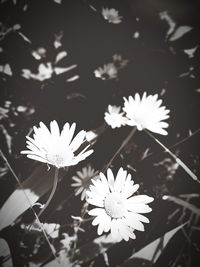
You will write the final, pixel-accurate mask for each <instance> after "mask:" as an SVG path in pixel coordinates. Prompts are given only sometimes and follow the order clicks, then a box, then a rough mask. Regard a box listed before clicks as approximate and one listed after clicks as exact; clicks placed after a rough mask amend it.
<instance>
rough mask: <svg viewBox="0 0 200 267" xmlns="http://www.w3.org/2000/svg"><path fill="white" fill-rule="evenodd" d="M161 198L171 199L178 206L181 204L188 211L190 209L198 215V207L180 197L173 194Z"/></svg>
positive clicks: (199, 211)
mask: <svg viewBox="0 0 200 267" xmlns="http://www.w3.org/2000/svg"><path fill="white" fill-rule="evenodd" d="M162 198H163V200H169V201H172V202H174V203H176V204H178V205H180V206H182V207H183V208H186V209H188V210H190V211H192V212H193V213H194V214H196V215H197V216H200V209H199V208H197V207H195V206H194V205H192V204H190V203H188V202H186V201H184V200H182V199H180V198H177V197H174V196H166V195H165V196H163V197H162Z"/></svg>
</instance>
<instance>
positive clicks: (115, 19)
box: [102, 8, 122, 24]
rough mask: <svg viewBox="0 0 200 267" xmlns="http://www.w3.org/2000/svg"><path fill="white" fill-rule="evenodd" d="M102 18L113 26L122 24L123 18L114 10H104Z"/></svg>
mask: <svg viewBox="0 0 200 267" xmlns="http://www.w3.org/2000/svg"><path fill="white" fill-rule="evenodd" d="M102 16H103V17H104V19H106V20H107V21H108V22H110V23H113V24H119V23H121V22H122V17H121V16H119V12H118V11H117V10H116V9H114V8H110V9H109V8H103V9H102Z"/></svg>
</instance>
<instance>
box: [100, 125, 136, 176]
mask: <svg viewBox="0 0 200 267" xmlns="http://www.w3.org/2000/svg"><path fill="white" fill-rule="evenodd" d="M136 129H137V128H136V127H134V128H133V129H132V130H131V132H130V133H129V134H128V136H127V137H126V139H125V140H124V141H123V142H122V144H121V146H120V147H119V148H118V149H117V151H116V152H115V154H114V155H113V157H112V158H111V159H110V161H109V162H108V164H107V165H106V167H104V169H103V171H102V172H103V173H104V172H105V171H106V170H107V169H108V168H109V167H110V165H111V164H112V162H113V160H114V159H115V158H116V156H117V155H118V154H119V153H120V152H121V150H122V149H123V148H124V147H125V146H126V145H127V144H128V142H129V141H130V139H131V138H132V137H133V135H134V134H135V132H136Z"/></svg>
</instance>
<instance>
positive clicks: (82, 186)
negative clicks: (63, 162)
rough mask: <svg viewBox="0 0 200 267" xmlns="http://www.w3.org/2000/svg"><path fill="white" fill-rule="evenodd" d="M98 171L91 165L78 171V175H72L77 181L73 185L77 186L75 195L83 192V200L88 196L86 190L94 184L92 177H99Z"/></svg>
mask: <svg viewBox="0 0 200 267" xmlns="http://www.w3.org/2000/svg"><path fill="white" fill-rule="evenodd" d="M98 178H99V176H98V175H97V171H95V170H94V169H93V168H92V167H91V166H88V167H84V168H83V169H82V171H78V172H77V173H76V176H73V177H72V180H74V182H75V183H73V184H72V185H71V186H73V187H77V190H76V193H75V195H76V196H77V195H79V194H81V200H84V199H85V198H86V190H88V189H89V186H90V185H91V184H92V182H91V179H95V180H96V179H98Z"/></svg>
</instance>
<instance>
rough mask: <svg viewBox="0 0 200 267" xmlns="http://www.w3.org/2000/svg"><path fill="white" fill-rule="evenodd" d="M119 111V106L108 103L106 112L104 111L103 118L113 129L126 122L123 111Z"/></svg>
mask: <svg viewBox="0 0 200 267" xmlns="http://www.w3.org/2000/svg"><path fill="white" fill-rule="evenodd" d="M120 111H121V107H117V106H111V105H109V106H108V112H105V116H104V119H105V121H106V123H107V124H108V125H110V126H111V127H112V128H113V129H114V128H119V127H121V126H123V125H125V124H126V120H127V119H126V118H125V117H124V113H123V112H120Z"/></svg>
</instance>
